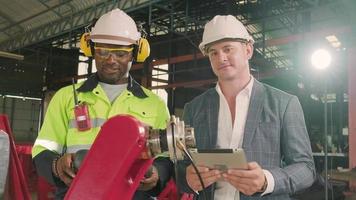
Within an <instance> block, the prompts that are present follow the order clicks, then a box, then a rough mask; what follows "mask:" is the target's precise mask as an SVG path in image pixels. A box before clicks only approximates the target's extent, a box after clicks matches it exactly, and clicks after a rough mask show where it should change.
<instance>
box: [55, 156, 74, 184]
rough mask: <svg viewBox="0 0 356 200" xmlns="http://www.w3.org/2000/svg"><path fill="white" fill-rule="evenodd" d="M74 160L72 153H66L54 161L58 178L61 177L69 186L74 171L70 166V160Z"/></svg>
mask: <svg viewBox="0 0 356 200" xmlns="http://www.w3.org/2000/svg"><path fill="white" fill-rule="evenodd" d="M73 160H74V154H71V153H66V154H64V155H63V156H61V157H60V158H59V159H58V160H57V163H56V170H57V173H58V177H59V179H61V180H62V181H63V182H64V183H65V184H66V185H67V186H70V184H71V183H72V180H73V178H74V177H75V173H74V171H73V168H72V162H73Z"/></svg>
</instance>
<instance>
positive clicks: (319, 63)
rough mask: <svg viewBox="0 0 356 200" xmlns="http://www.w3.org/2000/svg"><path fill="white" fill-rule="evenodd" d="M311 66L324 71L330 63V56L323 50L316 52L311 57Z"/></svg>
mask: <svg viewBox="0 0 356 200" xmlns="http://www.w3.org/2000/svg"><path fill="white" fill-rule="evenodd" d="M311 62H312V65H313V66H314V67H315V68H317V69H321V70H323V69H325V68H327V67H329V65H330V63H331V55H330V53H329V52H328V51H326V50H325V49H318V50H316V51H315V52H314V53H313V54H312V57H311Z"/></svg>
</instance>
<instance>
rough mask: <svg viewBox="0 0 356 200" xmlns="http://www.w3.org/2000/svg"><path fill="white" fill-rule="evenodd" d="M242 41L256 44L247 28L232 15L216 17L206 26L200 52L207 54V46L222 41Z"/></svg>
mask: <svg viewBox="0 0 356 200" xmlns="http://www.w3.org/2000/svg"><path fill="white" fill-rule="evenodd" d="M229 38H230V39H242V40H246V41H247V42H252V43H254V42H255V41H254V40H253V38H252V36H251V35H250V34H249V33H248V32H247V30H246V28H245V26H244V25H243V24H242V23H241V22H240V21H239V20H237V19H236V17H234V16H232V15H216V16H215V17H214V18H213V19H212V20H210V21H209V22H208V23H206V24H205V27H204V33H203V41H202V42H201V43H200V44H199V49H200V51H201V52H202V53H203V54H205V51H206V45H207V44H210V43H212V42H216V41H219V40H221V39H229Z"/></svg>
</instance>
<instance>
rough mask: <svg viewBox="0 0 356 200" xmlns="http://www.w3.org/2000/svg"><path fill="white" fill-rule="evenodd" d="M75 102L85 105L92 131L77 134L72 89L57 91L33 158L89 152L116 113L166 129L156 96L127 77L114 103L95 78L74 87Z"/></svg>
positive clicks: (162, 105)
mask: <svg viewBox="0 0 356 200" xmlns="http://www.w3.org/2000/svg"><path fill="white" fill-rule="evenodd" d="M75 87H76V88H77V89H76V90H77V94H78V95H77V96H78V102H79V103H84V104H86V105H88V110H89V116H90V120H91V126H92V128H91V129H90V130H87V131H79V130H78V129H77V127H76V123H75V118H74V93H73V87H72V86H67V87H64V88H62V89H60V90H59V91H58V92H57V93H56V94H55V95H54V97H53V98H52V100H51V101H50V104H49V106H48V110H47V112H46V116H45V119H44V123H43V125H42V128H41V130H40V132H39V134H38V137H37V139H36V141H35V144H34V146H33V149H32V157H35V156H36V155H38V154H39V153H41V152H42V151H44V150H50V151H52V152H54V153H57V154H61V153H75V152H77V151H78V150H80V149H89V148H90V146H91V144H92V143H93V142H94V139H95V137H96V136H97V134H98V132H99V131H100V127H101V126H102V125H103V124H104V122H105V121H106V120H107V119H108V118H110V117H112V116H115V115H117V114H129V115H131V116H133V117H135V118H136V119H138V120H139V121H141V122H143V123H145V124H148V125H149V126H151V127H152V128H154V129H165V128H166V125H167V122H168V120H169V112H168V109H167V107H166V105H165V103H164V101H162V100H161V99H160V98H159V97H158V96H157V95H155V94H154V93H152V92H151V91H149V90H147V89H145V88H143V87H141V86H140V85H139V84H138V83H137V82H135V81H134V80H133V79H132V78H131V77H129V81H128V86H127V89H125V90H124V91H123V92H122V93H121V94H120V95H119V96H118V97H117V98H116V99H115V101H114V102H113V103H111V102H110V100H109V99H108V97H107V95H106V94H105V92H104V90H103V89H102V88H101V86H100V84H98V79H97V75H96V74H94V75H93V76H91V77H89V79H88V80H86V81H85V82H84V83H79V84H76V85H75Z"/></svg>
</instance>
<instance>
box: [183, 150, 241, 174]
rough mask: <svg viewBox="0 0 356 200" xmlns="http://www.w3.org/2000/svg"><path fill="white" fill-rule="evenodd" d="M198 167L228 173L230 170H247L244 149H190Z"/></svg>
mask: <svg viewBox="0 0 356 200" xmlns="http://www.w3.org/2000/svg"><path fill="white" fill-rule="evenodd" d="M189 152H190V154H191V156H192V158H193V160H194V163H195V164H196V165H200V166H205V167H208V168H210V169H218V170H221V171H226V170H228V169H247V160H246V156H245V152H244V150H243V149H189Z"/></svg>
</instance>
